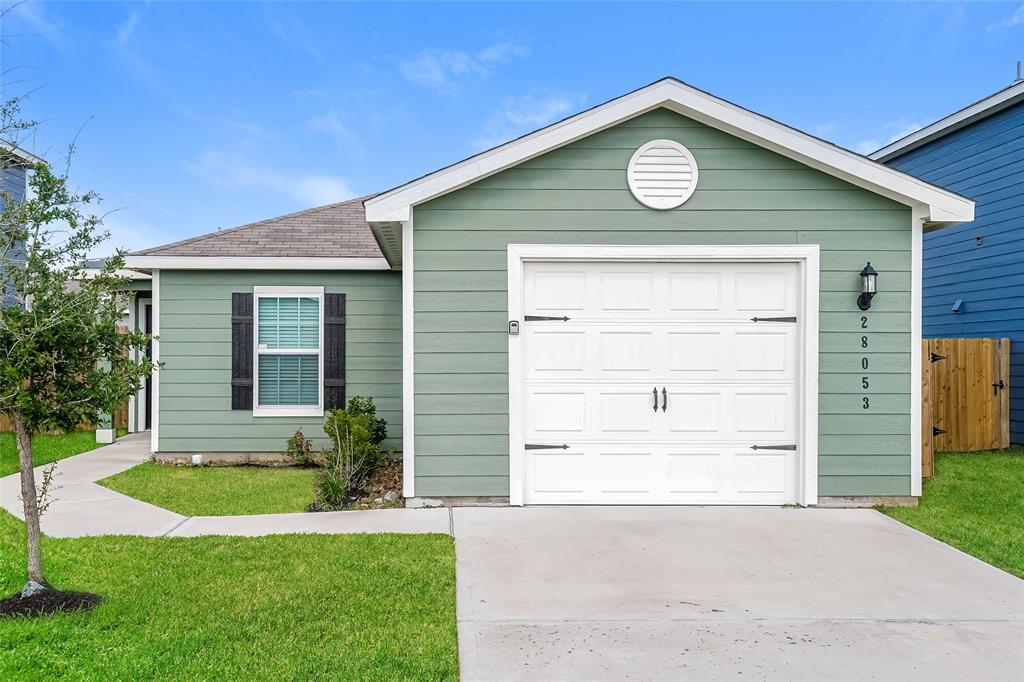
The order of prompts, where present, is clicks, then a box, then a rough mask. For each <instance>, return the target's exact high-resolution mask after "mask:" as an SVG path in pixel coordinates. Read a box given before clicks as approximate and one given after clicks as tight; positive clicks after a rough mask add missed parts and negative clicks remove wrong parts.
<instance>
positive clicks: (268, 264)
mask: <svg viewBox="0 0 1024 682" xmlns="http://www.w3.org/2000/svg"><path fill="white" fill-rule="evenodd" d="M125 265H126V266H127V267H129V268H140V269H146V270H148V269H154V268H155V269H160V270H390V269H391V266H389V265H388V261H387V259H385V258H291V257H273V256H268V257H236V256H125Z"/></svg>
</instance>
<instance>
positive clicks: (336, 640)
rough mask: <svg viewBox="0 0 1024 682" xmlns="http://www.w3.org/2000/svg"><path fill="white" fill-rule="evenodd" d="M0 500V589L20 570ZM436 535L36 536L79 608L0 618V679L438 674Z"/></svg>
mask: <svg viewBox="0 0 1024 682" xmlns="http://www.w3.org/2000/svg"><path fill="white" fill-rule="evenodd" d="M23 533H24V526H23V525H22V524H21V522H20V521H18V520H17V519H15V518H14V517H12V516H10V515H9V514H6V513H3V512H0V594H4V595H7V594H11V593H13V592H15V591H16V590H18V589H20V587H21V585H22V583H23V581H24V575H25V574H24V568H23V566H24V549H23V546H24V536H23ZM454 563H455V560H454V548H453V543H452V539H451V538H449V537H447V536H444V535H347V536H346V535H278V536H269V537H263V538H228V537H204V538H141V537H127V536H108V537H93V538H78V539H71V540H68V539H58V538H43V566H44V570H45V571H46V574H47V578H48V580H49V581H50V582H51V583H53V584H54V585H56V586H58V587H61V588H65V589H70V590H84V591H89V592H95V593H97V594H100V595H102V596H103V603H102V604H101V605H100V606H99V607H98V608H96V609H94V610H92V611H88V612H82V613H73V614H59V615H55V616H48V617H44V618H36V619H25V618H15V619H9V620H4V621H3V622H2V623H0V633H2V634H0V641H2V645H0V679H3V680H5V681H6V680H11V681H14V680H42V679H46V680H55V679H74V680H147V679H161V680H212V679H246V680H307V679H309V680H341V679H344V680H371V679H372V680H409V679H416V680H448V679H456V678H457V676H458V660H457V649H456V639H455V567H454Z"/></svg>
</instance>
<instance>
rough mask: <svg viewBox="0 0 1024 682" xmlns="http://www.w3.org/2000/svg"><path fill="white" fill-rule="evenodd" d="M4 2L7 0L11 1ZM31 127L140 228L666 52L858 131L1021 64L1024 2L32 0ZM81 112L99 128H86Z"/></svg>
mask: <svg viewBox="0 0 1024 682" xmlns="http://www.w3.org/2000/svg"><path fill="white" fill-rule="evenodd" d="M4 1H5V2H6V5H5V6H10V4H11V3H10V2H9V1H7V0H4ZM2 32H3V35H4V36H5V45H4V46H3V48H2V53H0V58H2V70H3V73H4V75H3V78H4V91H5V93H15V92H24V91H27V90H29V89H32V88H39V89H38V90H37V91H36V92H35V93H34V94H32V96H31V98H30V100H29V103H28V107H27V113H28V114H29V115H30V116H31V117H33V118H35V119H38V120H39V121H41V124H40V126H39V127H38V130H37V131H36V133H35V135H34V137H33V138H32V139H28V140H26V141H25V145H24V146H26V147H27V148H28V149H29V150H30V151H34V152H36V153H38V154H41V155H44V156H46V157H47V158H49V159H50V160H51V162H54V161H59V160H60V159H61V156H62V154H63V151H64V149H65V147H66V145H67V143H68V142H70V141H71V140H72V139H73V138H74V137H75V135H76V133H79V130H80V129H81V132H80V134H79V138H78V151H77V154H76V155H75V158H74V163H73V169H72V176H73V178H74V180H75V181H76V182H77V183H78V184H79V185H81V186H82V187H86V188H90V189H94V190H96V191H98V192H99V193H100V194H101V195H102V196H103V197H104V200H105V201H104V208H105V209H107V210H112V209H117V210H116V212H114V213H113V214H112V215H111V216H110V217H109V218H108V221H107V223H108V227H109V228H110V229H111V231H112V233H113V244H114V245H119V246H124V247H127V248H132V249H134V248H143V247H145V246H152V245H156V244H160V243H164V242H167V241H172V240H175V239H180V238H183V237H187V236H191V235H195V234H200V233H204V232H209V231H212V230H215V229H218V228H222V227H231V226H234V225H239V224H243V223H246V222H251V221H254V220H259V219H262V218H267V217H272V216H275V215H279V214H282V213H287V212H290V211H294V210H299V209H302V208H308V207H310V206H315V205H320V204H323V203H329V202H331V201H334V200H340V199H344V198H349V197H353V196H359V195H362V194H367V193H371V192H375V191H380V190H383V189H387V188H390V187H392V186H394V185H397V184H400V183H402V182H405V181H406V180H409V179H411V178H414V177H417V176H419V175H422V174H423V173H426V172H429V171H431V170H434V169H436V168H439V167H441V166H444V165H446V164H449V163H452V162H454V161H458V160H460V159H462V158H465V157H466V156H468V155H470V154H473V153H474V152H476V151H479V150H480V149H482V148H485V147H488V146H491V145H493V144H497V143H500V142H502V141H505V140H507V139H509V138H511V137H514V136H516V135H519V134H522V133H524V132H528V131H530V130H533V129H535V128H537V127H540V126H542V125H545V124H547V123H550V122H551V121H553V120H557V119H559V118H562V117H564V116H566V115H569V114H572V113H574V112H576V111H579V110H581V109H584V108H586V107H588V106H592V105H594V104H597V103H600V102H603V101H605V100H608V99H611V98H613V97H616V96H618V95H620V94H623V93H625V92H627V91H629V90H632V89H635V88H637V87H639V86H641V85H645V84H647V83H649V82H651V81H653V80H656V79H658V78H660V77H662V76H665V75H674V76H677V77H679V78H681V79H683V80H685V81H688V82H690V83H691V84H693V85H696V86H697V87H700V88H703V89H705V90H708V91H711V92H712V93H714V94H717V95H719V96H721V97H724V98H726V99H729V100H732V101H734V102H736V103H737V104H740V105H742V106H745V107H747V108H750V109H753V110H754V111H758V112H760V113H763V114H766V115H768V116H771V117H773V118H776V119H778V120H781V121H783V122H785V123H788V124H790V125H793V126H796V127H798V128H801V129H804V130H807V131H808V132H811V133H814V134H817V135H819V136H821V137H824V138H826V139H829V140H832V141H834V142H836V143H838V144H841V145H843V146H846V147H849V148H851V149H855V150H857V151H870V150H872V149H874V148H875V147H877V146H879V145H881V144H884V143H886V142H888V141H890V140H891V139H894V138H895V137H898V136H900V135H901V134H904V133H905V132H908V131H909V130H912V129H913V128H915V127H918V126H920V125H922V124H926V123H929V122H931V121H933V120H935V119H937V118H940V117H941V116H944V115H946V114H948V113H950V112H952V111H953V110H955V109H958V108H960V107H962V106H964V105H966V104H968V103H970V102H972V101H974V100H976V99H979V98H981V97H984V96H986V95H988V94H990V93H991V92H993V91H995V90H997V89H1000V88H1002V87H1004V86H1006V85H1008V84H1009V83H1010V82H1011V81H1012V79H1013V75H1014V64H1015V62H1016V60H1018V59H1024V5H1022V4H1021V3H1020V2H1019V1H1018V2H1015V3H972V4H962V3H933V4H912V3H879V4H870V3H854V4H846V3H784V4H778V3H753V4H727V3H716V4H668V3H658V4H640V3H628V4H616V3H601V4H582V3H570V4H541V3H529V4H496V3H493V4H492V3H487V4H484V3H476V4H427V3H416V4H404V5H399V4H395V5H391V4H355V3H331V4H324V3H321V4H306V3H216V4H207V3H165V2H151V3H113V2H104V3H86V2H76V3H56V2H39V1H38V0H30V1H29V2H27V3H24V4H22V5H19V6H17V7H16V8H15V9H14V10H13V11H12V12H11V13H10V14H9V15H8V17H7V18H6V20H5V21H4V25H3V27H2ZM83 126H84V128H83Z"/></svg>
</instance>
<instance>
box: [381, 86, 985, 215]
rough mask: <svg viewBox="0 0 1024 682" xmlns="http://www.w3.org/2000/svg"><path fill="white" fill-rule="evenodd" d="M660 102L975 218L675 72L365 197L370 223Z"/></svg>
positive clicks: (883, 190) (872, 187) (873, 185)
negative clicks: (608, 100)
mask: <svg viewBox="0 0 1024 682" xmlns="http://www.w3.org/2000/svg"><path fill="white" fill-rule="evenodd" d="M658 107H665V108H667V109H670V110H672V111H675V112H677V113H679V114H682V115H683V116H687V117H689V118H692V119H694V120H696V121H700V122H701V123H705V124H707V125H709V126H712V127H714V128H717V129H719V130H722V131H724V132H727V133H729V134H731V135H735V136H736V137H739V138H741V139H744V140H747V141H748V142H751V143H753V144H756V145H758V146H760V147H763V148H765V149H770V150H772V151H775V152H778V153H779V154H782V155H784V156H787V157H789V158H791V159H794V160H796V161H798V162H800V163H803V164H805V165H807V166H810V167H811V168H816V169H818V170H820V171H822V172H825V173H828V174H830V175H833V176H835V177H838V178H840V179H842V180H845V181H846V182H849V183H851V184H853V185H856V186H858V187H862V188H864V189H867V190H869V191H872V192H875V193H877V194H880V195H882V196H885V197H888V198H890V199H893V200H894V201H897V202H899V203H902V204H905V205H907V206H911V207H915V208H918V207H921V208H923V209H924V211H925V215H926V217H927V220H928V221H929V222H931V223H937V224H944V223H959V222H967V221H970V220H973V219H974V202H973V201H971V200H970V199H967V198H965V197H962V196H960V195H958V194H955V193H953V192H950V191H948V190H944V189H942V188H940V187H936V186H935V185H931V184H929V183H927V182H924V181H923V180H919V179H917V178H914V177H912V176H910V175H906V174H904V173H900V172H899V171H896V170H894V169H892V168H888V167H886V166H884V165H882V164H879V163H875V162H874V161H872V160H870V159H868V158H867V157H864V156H861V155H860V154H856V153H854V152H851V151H849V150H847V149H843V148H842V147H838V146H836V145H833V144H830V143H828V142H825V141H824V140H820V139H818V138H816V137H813V136H811V135H808V134H807V133H804V132H801V131H799V130H796V129H795V128H790V127H789V126H786V125H783V124H782V123H779V122H778V121H774V120H772V119H770V118H767V117H765V116H761V115H760V114H755V113H754V112H752V111H749V110H747V109H744V108H742V107H739V106H737V105H735V104H732V103H731V102H727V101H725V100H722V99H719V98H717V97H714V96H713V95H710V94H708V93H706V92H704V91H702V90H698V89H697V88H694V87H692V86H690V85H687V84H686V83H683V82H682V81H679V80H676V79H674V78H665V79H662V80H660V81H657V82H655V83H652V84H651V85H648V86H646V87H643V88H640V89H639V90H635V91H633V92H631V93H629V94H627V95H623V96H622V97H618V98H616V99H613V100H611V101H610V102H606V103H605V104H601V105H599V106H596V107H594V108H592V109H589V110H587V111H584V112H582V113H580V114H577V115H575V116H572V117H570V118H567V119H565V120H563V121H559V122H558V123H555V124H553V125H550V126H548V127H546V128H542V129H540V130H538V131H536V132H533V133H530V134H529V135H525V136H523V137H520V138H518V139H516V140H512V141H511V142H508V143H506V144H504V145H501V146H499V147H495V148H494V149H491V150H489V151H486V152H483V153H481V154H477V155H476V156H472V157H470V158H468V159H466V160H464V161H461V162H459V163H456V164H454V165H451V166H448V167H447V168H442V169H441V170H438V171H435V172H433V173H430V174H429V175H425V176H423V177H422V178H419V179H418V180H413V181H412V182H409V183H407V184H405V185H402V186H400V187H397V188H395V189H392V190H390V191H388V192H384V193H383V194H379V195H377V196H375V197H372V198H370V199H367V200H366V201H365V202H364V206H365V207H366V219H367V221H369V222H371V223H387V222H404V221H407V220H409V217H410V215H411V213H412V207H413V206H415V205H417V204H421V203H423V202H425V201H429V200H431V199H434V198H436V197H439V196H441V195H443V194H447V193H448V192H452V191H454V190H457V189H459V188H461V187H465V186H466V185H468V184H470V183H472V182H475V181H477V180H480V179H481V178H484V177H487V176H489V175H493V174H494V173H498V172H500V171H502V170H505V169H506V168H510V167H512V166H515V165H517V164H520V163H522V162H523V161H526V160H528V159H531V158H534V157H536V156H540V155H541V154H544V153H546V152H548V151H551V150H552V149H555V148H557V147H561V146H563V145H565V144H568V143H570V142H573V141H575V140H578V139H581V138H583V137H586V136H588V135H591V134H593V133H595V132H598V131H600V130H604V129H606V128H609V127H611V126H614V125H616V124H618V123H621V122H622V121H625V120H627V119H629V118H633V117H634V116H637V115H639V114H642V113H645V112H647V111H651V110H653V109H656V108H658Z"/></svg>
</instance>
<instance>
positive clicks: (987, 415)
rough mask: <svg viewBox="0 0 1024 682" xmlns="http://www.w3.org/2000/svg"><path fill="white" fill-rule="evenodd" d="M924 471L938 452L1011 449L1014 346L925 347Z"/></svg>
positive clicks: (963, 342)
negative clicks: (1011, 352)
mask: <svg viewBox="0 0 1024 682" xmlns="http://www.w3.org/2000/svg"><path fill="white" fill-rule="evenodd" d="M921 382H922V387H921V388H922V390H921V409H922V419H921V430H922V434H921V437H922V439H923V445H924V447H923V448H922V453H921V469H922V474H923V475H924V476H925V477H928V476H931V475H932V470H933V467H934V454H935V452H946V451H958V452H970V451H976V450H995V449H998V448H1008V447H1010V383H1009V382H1010V340H1009V339H924V340H923V341H922V342H921Z"/></svg>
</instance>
